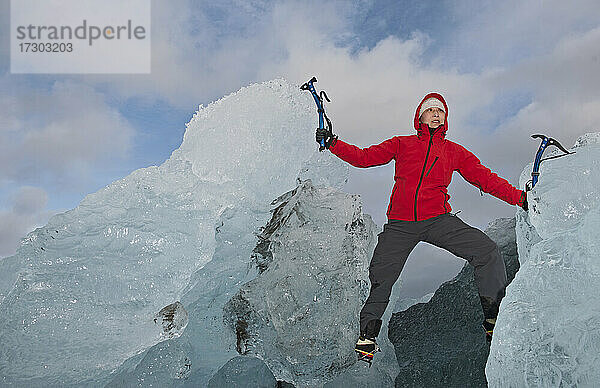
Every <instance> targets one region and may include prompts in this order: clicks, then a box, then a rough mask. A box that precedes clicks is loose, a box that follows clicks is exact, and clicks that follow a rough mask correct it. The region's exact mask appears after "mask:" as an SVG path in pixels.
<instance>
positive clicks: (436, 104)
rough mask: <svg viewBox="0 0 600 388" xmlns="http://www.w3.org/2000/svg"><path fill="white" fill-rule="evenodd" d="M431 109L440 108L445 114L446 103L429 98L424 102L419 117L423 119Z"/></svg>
mask: <svg viewBox="0 0 600 388" xmlns="http://www.w3.org/2000/svg"><path fill="white" fill-rule="evenodd" d="M429 108H440V109H441V110H443V111H444V113H446V108H444V103H443V102H441V101H440V100H438V99H437V98H435V97H431V98H428V99H427V100H425V101H423V104H421V109H419V117H421V115H422V114H423V112H425V111H426V110H427V109H429Z"/></svg>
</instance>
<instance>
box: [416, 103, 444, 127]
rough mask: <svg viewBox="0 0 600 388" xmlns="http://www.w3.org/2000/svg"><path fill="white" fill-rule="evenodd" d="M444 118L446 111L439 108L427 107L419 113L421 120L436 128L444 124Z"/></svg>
mask: <svg viewBox="0 0 600 388" xmlns="http://www.w3.org/2000/svg"><path fill="white" fill-rule="evenodd" d="M445 119H446V113H444V111H443V110H441V109H440V108H436V107H433V108H429V109H426V110H425V112H423V114H422V115H421V122H422V123H424V124H427V125H429V128H437V127H439V126H440V125H442V124H444V120H445Z"/></svg>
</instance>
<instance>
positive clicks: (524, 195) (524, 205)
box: [521, 191, 529, 211]
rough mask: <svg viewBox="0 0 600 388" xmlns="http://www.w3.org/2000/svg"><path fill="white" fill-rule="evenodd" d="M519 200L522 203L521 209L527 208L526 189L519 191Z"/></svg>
mask: <svg viewBox="0 0 600 388" xmlns="http://www.w3.org/2000/svg"><path fill="white" fill-rule="evenodd" d="M521 200H522V201H523V204H522V205H521V207H522V208H523V210H525V211H527V210H529V205H528V204H527V192H526V191H522V192H521Z"/></svg>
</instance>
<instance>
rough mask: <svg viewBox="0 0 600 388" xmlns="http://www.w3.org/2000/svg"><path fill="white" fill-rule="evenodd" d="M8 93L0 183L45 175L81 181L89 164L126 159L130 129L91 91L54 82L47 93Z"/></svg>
mask: <svg viewBox="0 0 600 388" xmlns="http://www.w3.org/2000/svg"><path fill="white" fill-rule="evenodd" d="M5 83H6V84H9V85H10V84H11V81H8V80H5ZM13 90H14V91H15V94H14V95H11V96H8V97H6V96H5V97H4V98H5V99H7V100H9V101H11V102H12V103H11V105H10V106H4V107H3V109H2V113H0V117H3V116H4V117H8V118H9V120H7V121H8V122H9V125H8V126H7V127H5V128H4V129H3V136H2V139H1V140H0V172H1V173H2V178H3V179H5V180H13V181H24V180H25V181H26V180H27V179H29V178H32V177H39V176H41V175H46V174H49V175H50V176H54V177H61V176H69V177H70V178H72V179H75V180H80V179H82V178H85V174H86V173H87V170H88V169H89V168H90V167H91V166H93V165H94V164H96V163H107V164H110V163H112V162H114V159H118V158H123V157H125V156H126V154H127V151H128V149H129V148H130V145H131V144H130V143H131V138H132V136H133V133H134V129H133V128H132V127H131V125H130V124H129V123H128V122H127V121H126V120H125V119H124V118H123V117H122V115H121V114H120V112H119V111H117V110H116V109H115V108H112V107H110V106H109V105H108V104H107V103H106V101H105V96H104V95H103V94H102V93H100V92H98V91H96V90H95V89H93V88H92V87H90V86H88V85H85V84H83V85H82V84H79V83H77V82H74V81H57V82H56V83H55V84H54V86H53V87H52V89H51V90H50V91H43V90H37V89H35V88H28V87H23V88H19V89H18V91H17V90H16V88H14V89H13Z"/></svg>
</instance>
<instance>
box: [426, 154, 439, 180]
mask: <svg viewBox="0 0 600 388" xmlns="http://www.w3.org/2000/svg"><path fill="white" fill-rule="evenodd" d="M439 158H440V157H439V156H436V157H435V159H434V160H433V163H431V167H429V170H427V174H425V178H427V176H428V175H429V173H430V172H431V169H432V168H433V165H434V164H435V162H437V160H438V159H439Z"/></svg>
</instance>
